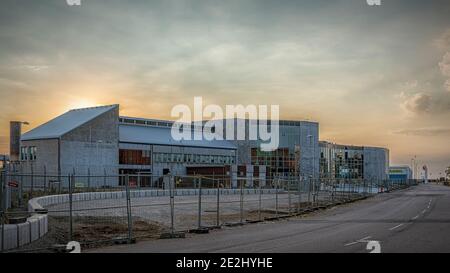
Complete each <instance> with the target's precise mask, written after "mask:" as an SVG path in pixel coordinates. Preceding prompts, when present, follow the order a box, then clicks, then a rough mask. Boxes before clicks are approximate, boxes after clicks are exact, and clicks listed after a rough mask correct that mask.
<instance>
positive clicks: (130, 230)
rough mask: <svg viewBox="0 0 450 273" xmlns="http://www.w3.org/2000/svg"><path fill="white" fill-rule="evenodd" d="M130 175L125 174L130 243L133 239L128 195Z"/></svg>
mask: <svg viewBox="0 0 450 273" xmlns="http://www.w3.org/2000/svg"><path fill="white" fill-rule="evenodd" d="M129 183H130V177H129V175H128V174H127V175H126V176H125V192H126V198H127V200H126V202H127V216H128V243H129V244H131V242H132V240H133V219H132V218H131V196H130V186H129Z"/></svg>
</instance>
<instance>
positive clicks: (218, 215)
mask: <svg viewBox="0 0 450 273" xmlns="http://www.w3.org/2000/svg"><path fill="white" fill-rule="evenodd" d="M215 178H216V176H215V173H213V181H215V180H214V179H215ZM216 226H217V227H219V226H220V180H219V179H217V206H216Z"/></svg>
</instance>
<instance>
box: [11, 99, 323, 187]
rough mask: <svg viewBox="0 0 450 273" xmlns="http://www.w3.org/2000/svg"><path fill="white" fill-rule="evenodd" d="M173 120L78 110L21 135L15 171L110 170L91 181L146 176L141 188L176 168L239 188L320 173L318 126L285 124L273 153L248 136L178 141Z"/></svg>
mask: <svg viewBox="0 0 450 273" xmlns="http://www.w3.org/2000/svg"><path fill="white" fill-rule="evenodd" d="M246 122H247V123H248V120H246ZM173 123H174V122H173V121H163V120H154V119H143V118H134V117H124V116H120V115H119V105H109V106H100V107H91V108H83V109H75V110H71V111H69V112H67V113H64V114H62V115H60V116H58V117H56V118H54V119H52V120H50V121H48V122H47V123H44V124H42V125H40V126H38V127H36V128H34V129H33V130H31V131H29V132H27V133H25V134H23V135H22V137H21V145H20V164H19V165H18V166H15V167H14V169H15V170H16V171H18V172H22V173H35V174H37V173H39V174H42V173H45V174H46V178H47V179H49V180H55V181H61V183H62V184H63V185H67V180H68V176H69V175H71V174H75V175H83V176H87V175H90V176H104V175H105V174H107V175H109V176H111V177H109V178H108V179H104V178H93V179H90V180H89V181H86V179H84V183H90V184H91V185H110V186H114V185H117V184H119V185H120V184H122V183H123V181H121V180H117V179H116V178H113V176H117V175H119V174H129V175H132V176H130V177H132V178H130V179H136V175H137V176H139V175H142V178H140V180H139V185H141V186H152V185H154V184H155V183H156V182H158V181H160V180H161V177H162V176H163V175H164V174H166V173H169V172H170V173H171V174H173V175H180V176H181V175H190V174H202V175H207V176H211V175H226V176H229V178H230V180H231V183H232V184H233V186H237V183H236V181H237V179H238V177H247V178H252V177H253V178H258V179H259V180H264V179H266V178H267V177H274V176H289V175H291V176H292V175H294V174H298V175H303V176H313V175H315V176H316V177H317V176H318V173H319V168H318V167H319V164H318V162H319V156H318V155H319V147H318V138H319V136H318V132H319V130H318V123H315V122H303V121H280V145H279V149H277V150H276V151H273V152H262V151H261V150H260V149H259V142H258V141H253V140H248V139H247V140H237V141H227V140H213V141H208V140H182V141H175V140H174V139H173V138H172V136H171V128H172V125H173ZM224 128H225V127H224ZM198 129H202V128H194V130H198ZM150 175H151V177H152V178H150V177H149V176H150ZM144 176H146V177H144ZM37 179H38V178H37ZM78 180H80V179H78ZM34 182H35V183H36V184H38V183H39V182H37V181H34ZM133 182H136V181H133ZM58 183H59V182H58Z"/></svg>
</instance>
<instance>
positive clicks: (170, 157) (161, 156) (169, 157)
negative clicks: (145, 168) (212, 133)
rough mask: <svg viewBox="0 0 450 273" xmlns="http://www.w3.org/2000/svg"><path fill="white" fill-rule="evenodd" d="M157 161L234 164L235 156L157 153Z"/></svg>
mask: <svg viewBox="0 0 450 273" xmlns="http://www.w3.org/2000/svg"><path fill="white" fill-rule="evenodd" d="M154 156H155V158H154V160H155V163H196V164H198V163H202V164H234V163H235V158H234V156H222V155H197V154H173V153H155V155H154Z"/></svg>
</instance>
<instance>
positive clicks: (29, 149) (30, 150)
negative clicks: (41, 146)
mask: <svg viewBox="0 0 450 273" xmlns="http://www.w3.org/2000/svg"><path fill="white" fill-rule="evenodd" d="M36 153H37V148H36V147H35V146H22V147H20V160H22V161H28V160H31V161H33V160H36Z"/></svg>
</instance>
